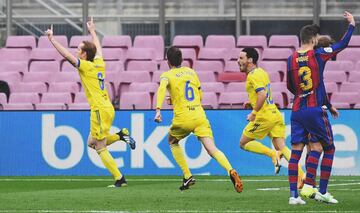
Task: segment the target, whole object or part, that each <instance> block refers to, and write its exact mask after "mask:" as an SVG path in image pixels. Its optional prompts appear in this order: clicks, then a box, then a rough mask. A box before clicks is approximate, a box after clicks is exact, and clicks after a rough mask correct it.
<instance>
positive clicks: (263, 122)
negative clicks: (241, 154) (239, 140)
mask: <svg viewBox="0 0 360 213" xmlns="http://www.w3.org/2000/svg"><path fill="white" fill-rule="evenodd" d="M243 134H244V135H245V136H246V137H248V138H253V139H259V140H261V139H264V138H265V137H266V136H269V137H270V138H285V122H284V119H283V117H282V115H281V113H280V111H279V110H275V111H272V112H268V113H264V114H261V115H260V114H258V115H256V118H255V121H253V122H249V123H248V125H246V127H245V129H244V131H243Z"/></svg>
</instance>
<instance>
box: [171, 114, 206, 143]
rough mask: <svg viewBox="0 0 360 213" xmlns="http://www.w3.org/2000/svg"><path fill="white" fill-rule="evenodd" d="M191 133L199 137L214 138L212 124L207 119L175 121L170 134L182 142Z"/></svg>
mask: <svg viewBox="0 0 360 213" xmlns="http://www.w3.org/2000/svg"><path fill="white" fill-rule="evenodd" d="M191 132H192V133H194V135H196V136H197V137H210V138H213V133H212V130H211V126H210V122H209V121H208V119H207V118H206V117H200V118H195V119H189V120H186V121H184V120H180V119H174V120H173V122H172V125H171V127H170V132H169V134H170V135H171V136H172V137H174V138H176V139H177V140H181V139H183V138H185V137H186V136H188V135H189V134H190V133H191Z"/></svg>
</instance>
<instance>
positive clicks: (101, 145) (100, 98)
mask: <svg viewBox="0 0 360 213" xmlns="http://www.w3.org/2000/svg"><path fill="white" fill-rule="evenodd" d="M87 27H88V30H89V32H90V34H91V36H92V42H90V41H83V42H81V43H80V44H79V46H78V50H77V58H76V57H75V56H73V55H72V54H71V53H70V52H69V51H68V50H67V49H66V48H65V47H63V46H62V45H61V44H60V43H59V42H57V41H56V39H55V38H54V36H53V29H52V25H51V28H50V29H48V30H47V31H46V32H45V34H46V35H47V36H48V38H49V40H50V42H51V43H52V44H53V46H54V47H55V48H56V49H57V51H58V52H59V53H60V54H61V55H62V56H63V57H64V58H65V59H67V60H68V61H69V62H70V63H71V64H72V65H73V66H74V67H76V68H77V70H78V73H79V75H80V79H81V83H82V86H83V87H84V91H85V95H86V97H87V100H88V102H89V104H90V109H91V110H90V113H91V115H90V135H89V138H88V142H87V143H88V146H89V147H91V148H94V149H95V150H96V152H97V153H98V154H99V156H100V158H101V160H102V162H103V164H104V165H105V167H106V168H107V169H108V170H109V172H110V173H111V174H112V175H113V177H114V179H115V183H114V185H111V187H121V186H125V185H126V184H127V182H126V180H125V177H124V176H123V175H122V174H121V173H120V171H119V169H118V167H117V165H116V163H115V160H114V158H113V157H112V156H111V154H110V152H109V151H108V150H107V149H106V146H107V145H110V144H112V143H114V142H115V141H118V140H122V141H124V142H126V143H128V144H129V145H130V148H131V149H135V141H134V140H133V139H132V138H131V137H130V136H129V131H128V130H127V129H126V128H123V129H122V130H121V131H120V132H118V133H116V134H112V135H110V133H109V130H110V127H111V125H112V122H113V120H114V116H115V111H114V107H113V105H112V104H111V101H110V99H109V95H108V92H107V90H106V88H105V80H104V79H105V62H104V60H103V58H102V50H101V45H100V41H99V39H98V37H97V35H96V32H95V24H94V22H93V19H92V18H91V20H90V21H89V22H87Z"/></svg>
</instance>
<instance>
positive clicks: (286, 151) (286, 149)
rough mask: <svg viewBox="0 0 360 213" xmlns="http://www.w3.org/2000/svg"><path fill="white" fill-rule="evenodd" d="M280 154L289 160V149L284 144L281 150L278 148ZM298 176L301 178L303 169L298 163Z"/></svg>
mask: <svg viewBox="0 0 360 213" xmlns="http://www.w3.org/2000/svg"><path fill="white" fill-rule="evenodd" d="M280 152H281V154H282V155H283V156H284V158H285V159H286V160H287V161H288V162H289V160H290V158H291V151H290V149H289V148H288V147H287V146H285V147H284V148H283V149H282V150H280ZM298 176H299V177H300V178H302V177H303V176H304V171H303V170H302V168H301V166H300V163H299V165H298Z"/></svg>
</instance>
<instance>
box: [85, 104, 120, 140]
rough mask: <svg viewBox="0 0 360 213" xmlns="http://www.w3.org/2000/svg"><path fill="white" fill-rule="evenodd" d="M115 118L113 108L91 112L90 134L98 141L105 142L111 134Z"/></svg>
mask: <svg viewBox="0 0 360 213" xmlns="http://www.w3.org/2000/svg"><path fill="white" fill-rule="evenodd" d="M114 117H115V110H114V108H112V107H109V108H103V109H96V110H91V115H90V133H91V137H92V138H95V139H96V140H103V139H104V138H106V137H107V136H108V135H109V134H110V127H111V125H112V122H113V120H114Z"/></svg>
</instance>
